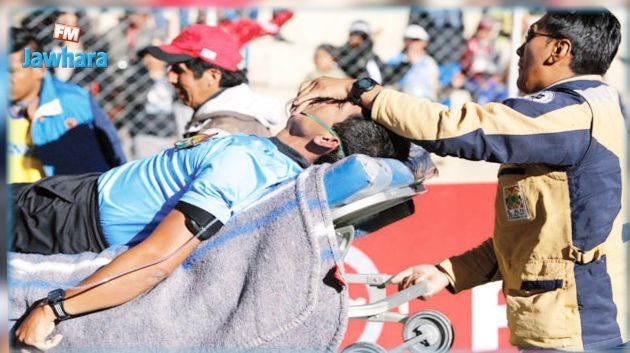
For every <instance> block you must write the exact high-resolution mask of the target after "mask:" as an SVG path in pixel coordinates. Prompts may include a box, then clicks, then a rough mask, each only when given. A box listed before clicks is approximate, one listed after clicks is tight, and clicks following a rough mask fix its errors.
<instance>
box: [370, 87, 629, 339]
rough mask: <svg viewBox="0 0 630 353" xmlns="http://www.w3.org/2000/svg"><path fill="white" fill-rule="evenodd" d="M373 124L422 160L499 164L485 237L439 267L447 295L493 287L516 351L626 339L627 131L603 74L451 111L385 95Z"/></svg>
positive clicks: (387, 92)
mask: <svg viewBox="0 0 630 353" xmlns="http://www.w3.org/2000/svg"><path fill="white" fill-rule="evenodd" d="M372 115H373V118H374V119H375V120H376V121H377V122H379V123H382V124H384V125H385V126H387V127H388V128H390V129H392V130H393V131H394V132H396V133H398V134H400V135H403V136H406V137H408V138H411V139H414V140H415V141H416V142H417V143H418V144H419V145H421V146H423V147H424V148H425V149H427V150H428V151H430V152H435V153H437V154H440V155H451V156H457V157H462V158H467V159H472V160H487V161H491V162H499V163H502V164H503V165H502V166H501V168H500V171H499V182H498V188H497V194H496V203H495V227H494V234H493V237H492V238H490V239H488V240H487V241H485V242H484V243H483V244H481V246H479V247H477V248H475V249H473V250H470V251H468V252H466V253H464V254H462V255H459V256H455V257H452V258H450V259H448V260H445V261H443V262H442V263H440V264H439V265H438V268H440V270H441V271H443V272H444V273H445V274H446V275H447V276H448V277H449V281H450V288H449V289H450V290H451V291H452V292H459V291H462V290H465V289H469V288H471V287H474V286H477V285H480V284H483V283H487V282H490V281H494V280H500V279H502V280H503V293H504V295H505V297H506V303H507V317H508V326H509V328H510V341H511V343H512V344H514V345H516V346H518V347H522V348H527V347H531V348H534V347H535V348H556V349H564V350H586V349H588V350H594V349H607V348H611V347H616V346H619V345H620V344H622V343H623V342H625V341H626V339H627V338H626V327H625V318H624V316H625V313H626V301H627V298H626V297H627V294H626V293H627V292H626V290H625V279H626V273H625V266H626V262H625V259H626V258H625V252H624V244H623V238H622V224H623V214H624V212H623V209H622V200H623V199H624V198H623V193H622V184H623V182H622V175H624V174H623V171H624V169H625V166H624V162H625V143H624V140H625V126H624V120H623V116H622V113H621V109H620V103H619V98H618V94H617V93H616V92H615V91H614V90H613V89H612V88H610V87H609V86H607V85H606V84H604V83H603V82H602V81H601V77H599V76H578V77H574V78H572V79H568V80H564V81H561V82H558V83H556V84H554V85H552V86H551V87H548V88H546V89H544V90H542V91H540V92H537V93H535V94H532V95H529V96H526V97H522V98H515V99H508V100H506V101H505V102H504V103H503V104H500V103H490V104H487V105H483V106H481V105H478V104H475V103H466V104H464V105H463V106H462V107H461V108H459V109H452V110H449V109H448V108H447V107H445V106H443V105H440V104H437V103H432V102H430V101H428V100H425V99H415V98H412V97H410V96H406V95H403V94H400V93H397V92H394V91H391V90H383V91H382V92H381V93H380V94H379V96H378V97H377V99H376V101H375V102H374V106H373V110H372Z"/></svg>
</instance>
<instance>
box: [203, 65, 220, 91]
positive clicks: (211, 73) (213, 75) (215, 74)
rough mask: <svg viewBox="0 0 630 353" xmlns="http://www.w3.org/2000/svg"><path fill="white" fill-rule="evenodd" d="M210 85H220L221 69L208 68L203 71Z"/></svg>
mask: <svg viewBox="0 0 630 353" xmlns="http://www.w3.org/2000/svg"><path fill="white" fill-rule="evenodd" d="M203 75H204V77H205V78H206V79H207V82H208V85H209V86H210V87H219V86H220V83H221V76H222V75H221V71H220V70H217V69H208V70H206V71H204V73H203Z"/></svg>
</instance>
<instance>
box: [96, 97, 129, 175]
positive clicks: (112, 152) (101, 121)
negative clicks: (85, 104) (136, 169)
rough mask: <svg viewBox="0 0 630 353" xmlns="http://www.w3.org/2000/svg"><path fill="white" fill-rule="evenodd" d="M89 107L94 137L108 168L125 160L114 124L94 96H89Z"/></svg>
mask: <svg viewBox="0 0 630 353" xmlns="http://www.w3.org/2000/svg"><path fill="white" fill-rule="evenodd" d="M90 107H91V108H92V116H93V117H94V130H95V132H96V138H97V139H98V143H99V145H100V146H101V151H102V152H103V155H104V156H105V159H106V160H107V163H108V164H109V166H110V168H114V167H117V166H119V165H121V164H124V163H125V162H127V158H126V157H125V153H124V152H123V149H122V146H121V144H120V138H119V137H118V133H117V132H116V128H114V124H112V122H111V121H110V120H109V118H108V117H107V114H105V112H104V111H103V109H101V107H100V106H99V105H98V103H96V101H95V100H94V98H92V97H90Z"/></svg>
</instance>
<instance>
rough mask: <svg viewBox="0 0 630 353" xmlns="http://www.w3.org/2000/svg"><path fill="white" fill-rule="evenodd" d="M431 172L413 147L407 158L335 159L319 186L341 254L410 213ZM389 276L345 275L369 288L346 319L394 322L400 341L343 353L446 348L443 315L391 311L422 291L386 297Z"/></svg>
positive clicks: (449, 335)
mask: <svg viewBox="0 0 630 353" xmlns="http://www.w3.org/2000/svg"><path fill="white" fill-rule="evenodd" d="M435 173H436V169H435V166H434V165H433V163H432V162H431V160H430V158H429V156H428V153H426V152H425V151H424V150H422V149H420V148H417V149H416V148H414V149H412V153H411V156H410V160H409V161H408V162H406V163H402V162H400V161H397V160H391V159H381V158H369V157H365V156H361V155H354V156H351V157H348V158H347V159H346V160H345V161H343V162H341V163H336V164H335V165H333V166H332V168H331V169H330V170H328V172H327V173H326V176H325V177H324V184H325V186H326V190H327V194H328V202H329V204H330V205H331V213H332V218H333V222H334V225H335V231H336V233H337V239H338V242H339V249H340V251H341V252H342V254H343V256H345V254H346V253H347V252H348V250H349V248H350V246H351V244H352V241H353V240H354V239H355V238H356V237H360V236H363V235H366V234H369V233H371V232H373V231H375V230H377V229H379V228H381V227H383V226H385V225H387V224H391V223H393V222H395V221H397V220H399V219H402V218H404V217H407V216H409V215H411V214H413V212H414V208H413V201H412V198H413V197H414V196H416V195H418V194H420V193H422V192H424V191H425V188H424V185H423V181H424V180H425V179H427V178H428V177H431V176H432V175H433V174H435ZM391 277H392V276H391V275H389V274H345V276H344V280H345V281H346V282H347V283H348V284H363V285H366V286H368V297H369V298H368V303H367V304H363V305H350V307H349V310H348V318H349V319H350V320H368V321H377V322H398V323H401V324H402V325H403V330H402V336H403V343H402V344H401V345H399V346H397V347H394V348H392V349H390V350H386V349H384V348H382V347H381V346H379V345H378V344H375V343H371V342H357V343H354V344H351V345H349V346H348V347H346V348H345V349H343V351H342V353H386V352H387V353H399V352H405V351H410V352H413V353H421V352H436V353H443V352H447V351H448V350H449V349H450V348H451V346H452V344H453V338H454V333H453V328H452V325H451V323H450V321H449V320H448V318H447V317H446V316H444V315H443V314H441V313H439V312H437V311H434V310H423V311H419V312H417V313H414V314H412V315H409V316H407V315H404V314H401V313H400V312H396V311H394V310H395V309H397V308H398V307H400V306H401V305H403V304H405V303H408V302H410V301H412V300H414V299H415V298H417V297H419V296H421V295H423V294H424V293H426V292H427V287H426V284H425V283H420V284H418V285H415V286H413V287H410V288H408V289H405V290H403V291H400V292H397V293H396V294H393V295H391V296H387V294H386V286H387V285H389V284H390V279H391Z"/></svg>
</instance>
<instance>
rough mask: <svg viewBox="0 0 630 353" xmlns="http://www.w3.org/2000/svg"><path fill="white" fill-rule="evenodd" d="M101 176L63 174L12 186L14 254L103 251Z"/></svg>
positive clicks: (12, 246)
mask: <svg viewBox="0 0 630 353" xmlns="http://www.w3.org/2000/svg"><path fill="white" fill-rule="evenodd" d="M99 176H100V174H99V173H92V174H83V175H60V176H53V177H48V178H44V179H42V180H39V181H37V182H35V183H32V184H31V183H25V184H11V186H10V187H11V188H12V190H11V193H12V196H13V220H12V230H13V231H12V235H13V239H11V251H15V252H20V253H35V254H46V255H47V254H59V253H63V254H77V253H81V252H86V251H91V252H101V251H102V250H104V249H105V248H106V247H107V242H106V241H105V238H104V237H103V235H102V232H101V228H100V223H99V214H98V194H97V185H96V183H97V180H98V177H99Z"/></svg>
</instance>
